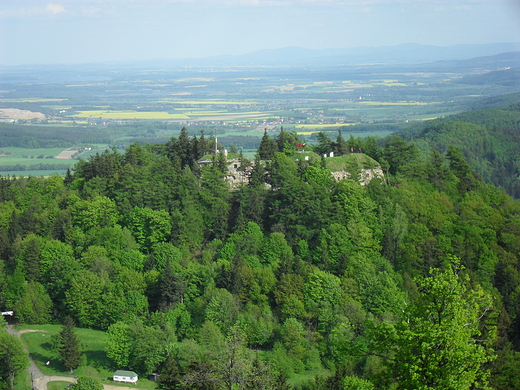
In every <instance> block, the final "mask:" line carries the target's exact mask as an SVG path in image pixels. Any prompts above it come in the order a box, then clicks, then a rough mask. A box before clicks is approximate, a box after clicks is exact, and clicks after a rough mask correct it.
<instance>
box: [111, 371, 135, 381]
mask: <svg viewBox="0 0 520 390" xmlns="http://www.w3.org/2000/svg"><path fill="white" fill-rule="evenodd" d="M112 379H113V381H114V382H126V383H133V384H135V383H136V382H137V374H136V373H135V372H133V371H124V370H117V371H116V372H114V376H113V377H112Z"/></svg>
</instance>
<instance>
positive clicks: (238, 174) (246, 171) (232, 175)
mask: <svg viewBox="0 0 520 390" xmlns="http://www.w3.org/2000/svg"><path fill="white" fill-rule="evenodd" d="M253 165H254V161H251V162H250V163H249V165H248V166H247V167H243V168H240V162H239V161H238V160H230V161H229V165H228V174H227V176H226V180H227V182H228V183H229V186H230V187H231V190H236V189H237V188H239V187H240V186H244V185H247V183H248V182H249V177H250V176H251V171H252V170H253ZM372 165H373V164H372ZM331 174H332V177H334V179H335V180H336V181H340V180H344V179H351V178H352V177H353V176H354V175H355V176H358V178H359V184H361V185H362V186H365V185H368V183H370V181H371V180H372V179H374V178H379V179H384V173H383V170H382V169H381V167H380V166H379V165H377V166H372V167H367V168H358V169H356V172H355V173H351V172H349V171H348V170H339V171H331Z"/></svg>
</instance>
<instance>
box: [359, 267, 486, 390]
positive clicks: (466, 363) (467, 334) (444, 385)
mask: <svg viewBox="0 0 520 390" xmlns="http://www.w3.org/2000/svg"><path fill="white" fill-rule="evenodd" d="M468 286H469V277H465V276H464V275H463V274H462V270H461V269H460V268H459V266H458V262H455V265H454V266H453V268H448V269H446V270H440V269H431V271H430V276H428V277H426V278H423V279H421V280H419V281H418V289H419V296H418V298H417V300H415V301H414V302H412V303H411V304H409V305H408V306H407V307H406V308H405V309H404V310H403V315H402V317H401V318H400V321H399V322H397V323H396V324H395V325H391V324H389V323H381V324H380V325H377V326H374V327H372V328H371V329H370V331H369V339H370V343H369V344H371V346H372V347H373V350H372V353H373V354H376V355H377V356H381V357H383V358H384V359H385V365H386V367H387V370H388V371H387V372H385V373H383V377H382V378H381V381H382V382H385V383H386V384H387V385H388V386H390V383H388V382H392V381H395V382H397V384H398V387H399V388H402V389H422V390H427V389H452V390H464V389H470V388H474V386H477V388H488V387H487V378H488V376H489V370H488V369H486V368H485V367H484V364H485V363H487V362H489V361H491V360H493V358H494V354H493V351H492V350H491V349H490V344H491V342H492V341H493V339H494V331H493V328H492V327H488V329H483V328H484V324H483V322H484V319H485V318H486V316H487V315H489V313H490V312H491V311H492V300H491V298H490V297H489V296H488V295H487V294H486V293H484V291H483V290H482V289H481V288H475V289H471V288H470V287H468Z"/></svg>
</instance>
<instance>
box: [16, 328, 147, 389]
mask: <svg viewBox="0 0 520 390" xmlns="http://www.w3.org/2000/svg"><path fill="white" fill-rule="evenodd" d="M21 329H32V330H37V332H30V333H24V334H22V336H21V337H22V341H23V342H24V343H25V345H26V346H27V348H28V349H29V353H30V354H31V356H32V358H33V360H34V362H35V363H36V365H37V366H38V368H39V369H40V370H41V371H42V373H43V374H44V375H57V376H70V377H78V376H88V377H91V378H96V379H99V380H100V381H101V382H103V383H105V384H110V385H116V386H117V385H118V384H115V383H113V382H112V380H111V377H112V374H113V373H114V371H115V370H116V369H119V368H120V367H115V366H114V365H113V363H112V362H111V360H110V359H108V357H107V356H106V353H105V345H106V344H105V342H106V334H105V332H103V331H100V330H93V329H82V328H76V334H77V336H78V338H79V339H80V342H81V365H80V366H79V367H78V368H77V369H76V370H74V372H73V374H69V372H68V371H67V370H66V369H65V368H64V367H63V365H62V364H61V363H60V361H59V360H58V353H57V352H56V351H55V350H54V349H53V348H52V340H51V337H52V336H53V335H55V334H57V333H59V331H60V330H61V326H60V325H34V326H23V327H21V328H19V329H18V330H21ZM47 361H50V364H49V365H48V366H47V365H45V363H46V362H47ZM56 386H58V385H56ZM121 386H123V387H125V385H121ZM137 387H138V388H140V389H146V390H152V389H154V388H155V383H154V382H151V381H149V380H148V379H145V378H139V381H138V383H137ZM58 389H59V388H58Z"/></svg>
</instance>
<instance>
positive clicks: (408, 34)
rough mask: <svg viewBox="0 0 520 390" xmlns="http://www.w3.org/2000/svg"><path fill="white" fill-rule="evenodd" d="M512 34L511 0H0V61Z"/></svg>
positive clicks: (516, 24) (517, 35) (487, 38)
mask: <svg viewBox="0 0 520 390" xmlns="http://www.w3.org/2000/svg"><path fill="white" fill-rule="evenodd" d="M496 42H520V0H52V1H47V0H0V65H31V64H35V65H36V64H80V63H94V62H126V61H135V60H152V59H168V58H177V59H182V58H202V57H209V56H215V55H239V54H245V53H250V52H253V51H256V50H262V49H277V48H284V47H289V46H297V47H303V48H309V49H329V48H348V47H359V46H369V47H377V46H393V45H398V44H402V43H422V44H430V45H436V46H451V45H457V44H465V43H496Z"/></svg>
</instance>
